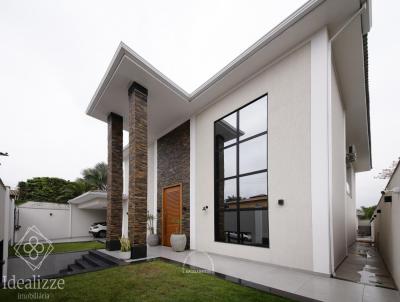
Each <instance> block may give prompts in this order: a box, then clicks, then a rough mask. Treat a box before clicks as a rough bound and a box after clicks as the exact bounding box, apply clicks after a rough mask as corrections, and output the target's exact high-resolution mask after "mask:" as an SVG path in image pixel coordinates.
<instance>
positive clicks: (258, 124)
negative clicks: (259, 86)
mask: <svg viewBox="0 0 400 302" xmlns="http://www.w3.org/2000/svg"><path fill="white" fill-rule="evenodd" d="M239 119H240V120H239V125H240V131H241V133H243V134H242V135H240V138H239V139H240V140H242V139H244V138H248V137H250V136H253V135H256V134H258V133H261V132H264V131H266V130H267V124H268V120H267V96H264V97H262V98H261V99H259V100H257V101H255V102H254V103H251V104H250V105H248V106H246V107H244V108H243V109H241V110H240V111H239Z"/></svg>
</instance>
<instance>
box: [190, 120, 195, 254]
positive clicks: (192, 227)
mask: <svg viewBox="0 0 400 302" xmlns="http://www.w3.org/2000/svg"><path fill="white" fill-rule="evenodd" d="M190 249H191V250H194V249H196V117H195V116H193V117H192V118H191V119H190Z"/></svg>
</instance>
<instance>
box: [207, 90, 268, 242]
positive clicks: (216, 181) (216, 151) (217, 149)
mask: <svg viewBox="0 0 400 302" xmlns="http://www.w3.org/2000/svg"><path fill="white" fill-rule="evenodd" d="M263 97H267V121H269V117H268V101H269V98H268V93H264V94H263V95H261V96H259V97H257V98H256V99H254V100H252V101H250V102H248V103H246V104H245V105H243V106H241V107H239V108H237V109H235V110H233V111H231V112H229V113H228V114H226V115H224V116H222V117H221V118H219V119H218V120H216V121H214V130H213V132H214V134H213V135H214V137H213V140H214V159H213V160H214V241H215V242H220V243H228V244H239V245H242V246H252V247H262V248H270V242H269V198H268V197H269V181H268V179H269V175H268V167H269V165H268V150H269V135H268V134H269V129H268V122H267V130H266V131H262V132H260V133H257V134H254V135H251V136H249V137H246V138H244V139H242V140H240V135H239V129H240V114H239V112H240V110H241V109H243V108H245V107H247V106H249V105H251V104H253V103H255V102H257V101H258V100H260V99H262V98H263ZM234 113H236V138H235V142H234V143H231V144H229V145H227V146H222V147H219V146H218V145H217V140H216V137H217V135H216V124H217V123H218V122H219V121H221V120H223V119H225V118H226V117H228V116H230V115H231V114H234ZM263 135H266V140H267V150H266V153H267V154H266V156H267V168H266V169H260V170H257V171H251V172H247V173H242V174H240V166H239V165H240V154H239V153H240V152H239V145H240V144H241V143H243V142H246V141H249V140H252V139H254V138H257V137H260V136H263ZM231 147H232V148H233V147H235V148H236V174H235V175H234V176H229V177H222V178H219V177H218V169H219V167H218V165H217V163H218V161H217V160H216V158H217V157H218V156H219V152H223V151H224V150H225V149H227V148H231ZM261 173H266V175H267V184H266V185H267V198H268V199H267V200H268V206H267V207H262V208H251V209H246V208H243V209H240V200H239V197H240V178H241V177H244V176H249V175H254V174H261ZM231 179H236V209H226V210H224V212H225V211H226V212H233V211H236V212H237V217H236V223H237V229H236V233H238V231H239V232H240V212H241V211H250V210H251V211H258V210H267V223H268V226H267V229H268V242H267V243H266V244H248V243H246V244H244V243H242V242H225V241H221V240H217V237H218V236H217V233H218V231H219V230H218V213H219V212H218V211H219V209H217V208H216V205H217V204H218V199H219V196H218V193H219V192H218V184H219V183H221V182H222V183H223V182H224V181H226V180H231Z"/></svg>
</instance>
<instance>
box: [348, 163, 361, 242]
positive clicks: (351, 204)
mask: <svg viewBox="0 0 400 302" xmlns="http://www.w3.org/2000/svg"><path fill="white" fill-rule="evenodd" d="M347 171H348V173H350V178H351V188H350V189H351V194H350V195H349V194H347V193H346V206H347V210H346V216H347V218H346V219H347V223H346V227H347V246H348V247H350V246H351V245H352V244H353V243H354V242H356V239H357V228H358V225H357V223H358V222H357V215H356V211H357V208H356V175H355V173H354V169H353V167H352V166H350V167H349V168H348V170H347Z"/></svg>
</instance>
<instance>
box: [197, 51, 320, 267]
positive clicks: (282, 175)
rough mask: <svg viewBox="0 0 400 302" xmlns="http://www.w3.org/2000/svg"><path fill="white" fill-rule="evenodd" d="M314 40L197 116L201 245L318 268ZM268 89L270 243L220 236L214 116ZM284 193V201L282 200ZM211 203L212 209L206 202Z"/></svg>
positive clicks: (262, 258)
mask: <svg viewBox="0 0 400 302" xmlns="http://www.w3.org/2000/svg"><path fill="white" fill-rule="evenodd" d="M310 54H311V52H310V44H306V45H305V46H303V47H301V48H299V49H297V50H296V51H294V52H293V53H291V54H290V55H288V56H287V57H285V58H283V59H282V60H281V61H279V62H277V63H276V64H274V65H272V66H270V67H269V68H268V69H266V70H265V71H263V72H261V73H260V74H258V75H257V76H256V77H254V78H253V79H251V80H250V81H248V82H247V83H245V84H243V85H242V86H241V87H240V88H239V89H237V90H235V91H233V92H232V93H230V94H229V95H227V96H225V97H223V98H221V99H220V100H219V101H218V102H217V103H215V104H214V105H212V106H211V107H209V108H207V109H206V110H204V111H203V112H201V113H200V114H198V115H197V116H196V127H195V128H196V138H195V140H196V141H195V157H196V164H195V167H196V169H195V179H196V184H195V185H196V187H195V194H196V196H195V200H196V201H197V202H196V209H195V213H196V214H195V215H196V218H195V219H196V225H198V226H201V227H198V228H197V232H196V243H195V244H196V248H197V249H198V250H202V251H207V252H213V253H218V254H224V255H229V256H234V257H241V258H246V259H251V260H256V261H261V262H268V263H274V264H278V265H283V266H289V267H294V268H299V269H305V270H313V242H312V238H313V237H312V234H313V232H312V213H311V183H310V180H311V162H310V160H311V159H310V145H311V141H310V131H311V129H310V97H311V96H310V86H311V83H310V81H311V74H310V57H311V56H310ZM265 93H268V188H269V192H268V194H269V196H268V198H269V236H270V248H260V247H251V246H243V245H236V244H228V243H221V242H215V241H214V181H213V180H214V137H213V131H214V128H213V127H214V121H216V120H217V119H219V118H221V117H222V116H224V115H226V114H227V113H230V112H232V111H234V110H236V109H238V108H239V107H240V106H243V105H245V104H247V103H249V102H250V101H252V100H254V99H256V98H257V97H259V96H261V95H263V94H265ZM281 198H283V199H284V200H285V205H284V206H279V205H278V204H277V200H278V199H281ZM206 205H208V207H209V208H208V211H206V212H204V211H202V210H201V209H202V207H203V206H206Z"/></svg>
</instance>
